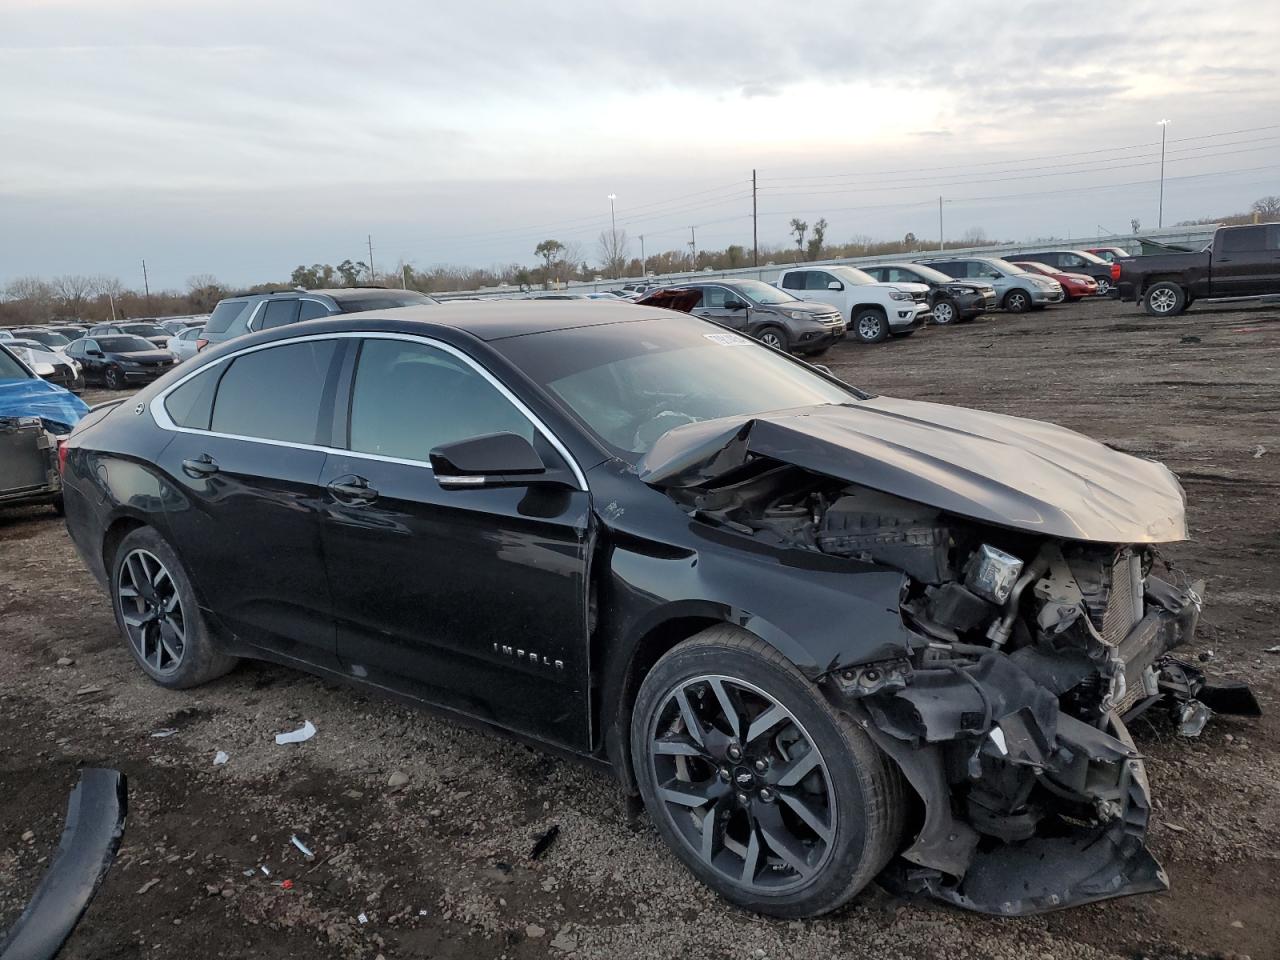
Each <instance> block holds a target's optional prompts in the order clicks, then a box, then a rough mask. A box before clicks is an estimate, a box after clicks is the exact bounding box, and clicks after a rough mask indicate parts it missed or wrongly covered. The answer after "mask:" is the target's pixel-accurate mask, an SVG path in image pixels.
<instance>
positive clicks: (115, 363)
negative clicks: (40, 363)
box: [67, 334, 177, 390]
mask: <svg viewBox="0 0 1280 960" xmlns="http://www.w3.org/2000/svg"><path fill="white" fill-rule="evenodd" d="M67 356H69V357H71V358H72V359H73V360H75V361H76V362H77V363H79V364H80V367H81V370H82V371H83V373H84V379H85V382H86V383H101V384H102V385H103V386H105V387H108V388H109V389H111V390H121V389H123V388H124V387H126V386H128V385H129V384H131V383H134V384H142V383H150V382H151V381H152V380H155V379H156V378H157V377H159V376H160V375H161V374H164V373H168V372H169V370H171V369H172V368H173V367H174V366H175V365H176V364H177V360H175V359H174V356H173V354H172V353H170V352H169V351H168V350H158V349H157V348H156V347H155V345H154V344H152V343H151V342H150V341H149V340H144V339H143V338H142V337H135V336H132V335H128V334H110V335H107V336H98V337H89V336H85V337H81V338H80V339H79V340H73V341H72V343H71V345H70V346H69V347H67Z"/></svg>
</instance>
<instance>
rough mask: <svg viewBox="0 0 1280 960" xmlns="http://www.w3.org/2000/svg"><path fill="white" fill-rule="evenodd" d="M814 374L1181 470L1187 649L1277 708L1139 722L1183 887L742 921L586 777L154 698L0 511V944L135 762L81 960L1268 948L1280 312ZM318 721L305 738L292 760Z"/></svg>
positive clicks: (375, 722) (35, 515) (996, 343)
mask: <svg viewBox="0 0 1280 960" xmlns="http://www.w3.org/2000/svg"><path fill="white" fill-rule="evenodd" d="M826 362H827V363H829V364H830V366H831V367H832V368H833V369H834V370H835V371H836V372H837V373H838V374H839V375H841V376H842V377H844V378H845V379H846V380H848V381H850V382H853V383H856V384H858V385H860V386H862V387H864V388H866V389H869V390H872V391H875V392H883V393H886V394H893V395H898V396H904V397H913V398H917V399H927V400H937V401H942V402H947V403H956V404H963V405H968V406H974V407H981V408H985V409H989V410H995V411H999V412H1002V413H1011V414H1018V415H1024V416H1029V417H1036V418H1041V419H1049V420H1055V421H1057V422H1059V423H1062V424H1065V425H1067V426H1069V427H1073V428H1075V429H1078V430H1081V431H1083V432H1086V433H1089V434H1092V435H1094V436H1096V437H1098V438H1100V439H1102V440H1105V441H1106V442H1108V443H1111V444H1113V445H1115V446H1117V447H1120V448H1122V449H1124V450H1127V451H1129V452H1132V453H1135V454H1140V455H1144V456H1151V457H1157V458H1159V459H1162V460H1164V461H1165V462H1166V463H1168V464H1169V466H1170V467H1171V468H1172V469H1173V470H1175V471H1176V472H1177V473H1178V474H1179V475H1180V476H1181V478H1182V482H1183V484H1184V485H1185V487H1186V489H1187V495H1188V498H1189V501H1190V519H1191V529H1192V535H1193V539H1192V540H1191V541H1190V542H1188V543H1184V544H1178V545H1176V546H1174V547H1172V548H1170V549H1169V550H1168V551H1167V552H1168V554H1169V556H1170V557H1171V558H1172V560H1173V561H1174V563H1175V564H1177V565H1178V566H1180V567H1182V568H1183V569H1185V570H1186V571H1187V572H1188V574H1190V575H1192V576H1194V577H1204V578H1206V579H1207V581H1208V590H1207V607H1206V610H1205V615H1204V618H1203V620H1202V630H1201V634H1200V637H1199V639H1198V641H1197V643H1196V645H1195V648H1194V649H1193V650H1192V651H1191V652H1192V653H1193V654H1200V655H1202V656H1203V658H1204V659H1205V661H1206V662H1205V668H1206V670H1207V671H1208V672H1209V673H1210V674H1211V675H1213V676H1215V677H1233V678H1241V679H1245V680H1247V681H1248V682H1250V683H1251V684H1252V685H1253V686H1254V689H1255V691H1256V692H1257V694H1258V696H1259V699H1261V700H1262V701H1263V705H1264V710H1268V708H1271V709H1270V711H1269V712H1268V713H1267V715H1266V716H1265V717H1264V718H1263V719H1262V720H1260V721H1253V720H1241V719H1234V718H1226V717H1219V718H1216V719H1215V720H1214V721H1213V722H1212V723H1211V724H1210V726H1209V728H1208V729H1207V730H1206V731H1205V733H1204V735H1203V736H1202V737H1201V738H1200V739H1199V740H1195V741H1184V740H1180V739H1178V738H1177V737H1175V736H1174V735H1173V734H1172V731H1171V730H1170V729H1169V728H1168V727H1163V726H1153V725H1151V724H1147V723H1141V722H1140V723H1139V724H1137V729H1136V730H1135V731H1134V732H1135V735H1136V737H1137V739H1138V743H1139V746H1140V747H1141V749H1143V750H1144V751H1145V752H1146V753H1147V754H1148V756H1149V757H1150V761H1149V772H1150V776H1151V781H1152V785H1153V790H1154V794H1155V798H1156V800H1155V802H1156V811H1155V818H1154V819H1155V822H1154V825H1153V828H1152V830H1151V834H1150V843H1151V846H1152V848H1153V849H1154V852H1155V853H1156V855H1157V856H1158V857H1159V858H1160V859H1161V860H1162V861H1163V863H1164V865H1165V867H1166V868H1167V870H1168V873H1169V875H1170V877H1171V881H1172V889H1171V890H1170V891H1169V892H1168V893H1165V894H1160V895H1154V896H1145V897H1137V898H1130V899H1126V900H1120V901H1111V902H1109V903H1103V904H1097V905H1093V906H1089V907H1084V908H1080V909H1075V910H1071V911H1067V912H1063V913H1058V914H1053V915H1049V916H1044V917H1038V918H1032V919H1025V920H995V919H990V918H985V917H978V916H973V915H967V914H963V913H960V912H957V911H954V910H951V909H947V908H944V907H942V906H938V905H935V904H933V903H931V902H928V901H920V902H905V901H901V900H898V899H895V898H893V897H891V896H890V895H888V894H887V893H885V892H883V891H881V890H879V889H878V888H872V889H871V890H869V891H867V892H866V893H865V894H864V895H863V896H862V897H861V898H860V899H858V900H857V901H856V902H855V903H854V904H853V905H852V906H851V907H850V908H849V909H847V910H845V911H844V912H843V913H841V914H839V915H837V916H834V917H829V918H824V919H821V920H816V921H805V922H792V923H785V922H777V921H772V920H767V919H763V918H760V917H757V916H751V915H747V914H744V913H741V912H738V911H736V910H734V909H732V908H730V907H728V906H726V905H725V904H724V903H722V902H720V901H718V900H717V899H716V898H715V897H714V896H712V895H711V894H710V893H709V892H708V891H707V890H706V889H704V888H703V887H701V886H700V885H699V884H698V883H696V882H695V881H694V880H693V879H692V878H691V877H690V876H689V875H688V874H687V873H686V872H685V871H684V870H683V869H682V868H681V867H680V866H679V865H678V864H677V862H676V861H675V859H674V858H673V857H672V856H671V855H669V854H668V853H667V852H666V851H665V849H664V848H663V847H662V845H661V843H660V842H659V840H658V838H657V836H656V835H655V833H654V831H653V829H652V828H651V827H650V825H649V823H648V821H647V820H646V819H645V818H644V817H643V816H642V817H640V818H639V819H638V820H629V819H628V818H627V815H626V808H625V805H624V803H623V798H622V796H621V794H620V793H619V791H618V789H617V788H616V786H615V785H614V783H613V781H612V780H611V779H610V778H609V777H608V776H607V775H606V774H604V773H601V772H599V771H597V770H595V769H592V768H588V767H585V766H583V765H581V764H578V763H576V762H573V761H569V760H563V759H558V758H552V757H549V756H545V755H542V754H540V753H537V752H535V751H533V750H531V749H529V748H527V747H524V746H520V745H517V744H515V743H512V742H510V741H507V740H505V739H502V738H500V737H497V736H494V735H490V734H488V733H484V732H479V731H475V730H472V729H469V728H465V727H462V726H459V725H457V724H455V723H453V722H451V721H448V720H443V719H440V718H439V717H436V716H434V715H432V714H430V713H428V712H425V711H419V710H414V709H410V708H407V707H405V706H402V705H399V704H395V703H391V702H388V701H385V700H383V699H381V698H380V697H377V696H373V695H370V694H367V693H364V692H362V691H358V690H354V689H351V688H348V687H345V686H339V685H334V684H330V683H327V682H324V681H321V680H317V679H314V678H311V677H309V676H305V675H302V674H298V673H293V672H290V671H288V670H285V669H282V668H277V667H272V666H264V665H261V664H252V663H246V664H244V665H242V666H241V667H239V668H238V669H237V670H235V671H234V672H232V673H231V674H230V675H229V676H227V677H225V678H223V679H222V680H220V681H218V682H216V683H214V684H211V685H210V686H208V687H205V688H202V689H199V690H195V691H189V692H185V693H176V692H169V691H166V690H163V689H161V688H159V687H157V686H154V685H153V684H151V683H150V682H148V681H147V680H146V679H145V678H144V677H143V675H142V674H141V673H140V672H139V671H138V670H137V669H135V667H134V666H133V665H132V662H131V660H130V658H129V655H128V654H127V652H126V651H125V649H124V646H123V643H122V641H121V640H120V638H119V637H118V636H117V633H116V629H115V626H114V624H113V622H112V618H111V614H110V607H109V604H108V603H107V601H106V599H105V598H104V596H103V594H102V592H101V591H100V590H99V588H98V586H97V585H96V584H95V583H94V582H93V581H92V580H91V578H90V577H89V576H88V574H87V573H86V572H85V571H84V570H83V568H82V567H81V565H80V563H79V561H78V559H77V558H76V556H75V554H74V552H73V550H72V548H71V545H70V542H69V541H68V539H67V536H66V532H65V530H64V528H63V525H62V522H61V521H60V520H58V519H56V518H55V517H54V516H53V515H52V513H51V512H50V511H49V510H48V509H47V508H39V509H26V510H11V511H8V512H0V930H3V929H5V928H6V927H7V926H8V925H9V924H10V923H11V922H12V921H13V920H14V919H15V918H16V917H17V916H18V914H19V913H20V911H21V909H22V906H23V904H24V903H25V902H26V899H27V898H28V897H29V896H30V893H31V891H32V890H33V889H34V887H35V885H36V883H37V882H38V881H39V877H40V875H41V873H42V871H43V870H44V868H45V867H46V866H47V863H48V858H49V856H50V855H51V853H52V850H53V849H54V847H55V846H56V844H57V840H58V836H59V833H60V831H61V829H62V822H63V818H64V816H65V805H66V797H67V794H68V791H69V790H70V789H71V787H72V785H73V784H74V782H75V780H76V776H77V774H76V770H77V767H79V766H91V765H104V766H112V767H117V768H119V769H121V770H123V771H124V772H125V773H126V774H127V775H128V778H129V805H130V809H129V820H128V825H127V828H126V832H125V837H124V842H123V845H122V847H121V850H120V855H119V857H118V859H117V860H116V862H115V864H114V865H113V866H112V868H111V870H110V873H109V874H108V875H107V878H106V881H105V882H104V884H103V886H102V888H101V889H100V891H99V893H98V895H97V897H96V899H95V900H94V901H93V903H92V905H91V906H90V908H89V910H88V912H87V913H86V914H85V916H84V918H83V920H82V921H81V922H80V924H79V926H78V928H77V929H76V931H75V933H74V934H73V936H72V938H71V940H70V941H69V942H68V944H67V947H66V949H65V950H64V952H63V954H62V956H64V957H67V958H95V960H113V958H132V957H202V958H203V957H248V956H264V957H265V956H270V957H279V958H283V957H309V958H331V957H332V958H368V960H374V958H376V957H378V956H379V955H382V956H383V957H385V958H387V960H391V958H396V957H434V958H455V957H456V958H462V957H466V958H490V957H494V958H496V957H509V958H533V957H543V956H553V957H562V956H567V955H570V954H572V955H574V956H577V957H583V958H588V957H601V958H604V957H608V958H625V957H637V958H640V957H643V958H657V957H689V958H699V960H701V958H752V960H755V958H765V957H768V958H784V957H814V958H828V957H835V956H853V957H862V956H875V957H878V958H895V957H905V958H925V957H941V956H945V957H948V958H975V960H976V958H984V960H986V958H1010V960H1012V958H1034V960H1049V958H1054V960H1063V958H1138V957H1142V958H1181V960H1188V958H1210V957H1212V958H1224V957H1232V956H1235V957H1240V956H1245V955H1247V956H1251V957H1252V958H1254V960H1261V958H1264V957H1280V945H1278V944H1280V913H1277V910H1276V904H1277V899H1276V884H1277V880H1278V879H1280V803H1278V802H1277V801H1276V796H1277V790H1280V712H1278V711H1276V710H1275V709H1274V708H1273V705H1275V704H1277V703H1280V655H1277V654H1275V653H1267V652H1265V650H1266V648H1268V647H1271V646H1274V645H1276V644H1278V643H1280V636H1277V633H1278V631H1277V628H1276V622H1277V620H1278V619H1280V591H1278V590H1277V583H1278V582H1280V309H1278V308H1277V307H1275V306H1269V307H1266V306H1264V307H1252V308H1249V309H1244V310H1241V309H1222V308H1217V309H1215V308H1211V307H1203V308H1202V307H1199V306H1197V307H1196V308H1195V309H1194V311H1193V312H1191V313H1189V314H1187V315H1185V316H1183V317H1179V318H1175V319H1170V320H1159V321H1157V320H1152V319H1149V318H1147V317H1145V316H1143V315H1141V314H1139V313H1138V312H1137V311H1136V310H1135V309H1134V308H1133V307H1132V306H1131V305H1120V304H1114V303H1107V302H1100V303H1086V304H1080V305H1076V306H1064V307H1059V308H1056V309H1050V310H1047V311H1045V312H1042V313H1037V314H1033V315H1030V316H1026V317H1021V318H1018V317H1006V316H995V317H992V318H987V319H983V320H979V321H977V322H975V323H972V324H969V325H965V326H962V327H957V328H952V329H943V328H938V329H933V328H931V329H926V330H923V331H921V332H919V333H918V334H917V335H915V336H913V337H911V338H909V339H906V340H902V341H897V342H891V343H888V344H883V345H880V346H877V347H859V346H857V345H854V344H845V345H841V346H839V347H837V348H835V349H834V350H832V351H831V353H830V354H829V356H828V357H827V358H826ZM89 399H90V400H93V399H95V398H94V397H92V396H91V397H90V398H89ZM59 658H70V659H71V660H72V661H73V663H71V664H70V665H62V666H59V665H58V660H59ZM304 720H310V721H312V722H313V723H314V724H315V726H316V727H317V729H318V731H319V732H318V733H317V734H316V736H315V737H314V739H312V740H310V741H309V742H307V743H305V744H301V745H294V746H287V747H282V746H277V745H276V744H275V742H274V739H273V736H274V734H276V733H277V732H280V731H284V730H290V729H293V728H295V727H297V726H299V725H300V724H301V722H302V721H304ZM166 730H173V731H176V732H174V733H173V734H172V735H170V736H166V737H156V736H154V734H156V733H157V732H160V731H166ZM219 750H222V751H226V753H227V754H228V755H229V757H230V761H229V762H228V763H227V764H225V765H221V766H215V765H214V764H213V759H214V755H215V753H216V752H217V751H219ZM393 775H402V776H396V777H395V778H394V780H395V781H396V782H398V781H400V780H401V779H405V780H406V781H407V782H406V783H405V785H403V786H397V787H392V786H389V781H390V780H391V779H392V778H393ZM553 826H558V827H559V835H558V838H557V839H556V841H555V842H554V843H553V844H552V845H551V846H550V848H549V849H548V850H547V851H546V853H545V854H544V855H543V856H542V857H541V858H539V859H537V860H533V859H531V858H530V853H531V850H532V848H533V846H534V844H535V842H536V841H537V840H538V838H539V837H541V836H542V835H543V834H544V833H545V832H546V831H547V830H548V829H550V828H551V827H553ZM28 834H29V837H28V839H24V835H28ZM295 834H296V835H298V836H299V837H301V838H303V840H304V842H305V843H306V844H307V845H309V847H310V849H311V850H313V851H314V853H315V858H314V859H313V860H309V859H307V858H305V857H304V856H303V855H302V854H301V853H300V852H299V851H298V850H297V849H296V848H295V847H293V846H292V845H291V843H290V838H291V837H292V836H294V835H295ZM263 867H265V868H266V870H269V871H270V873H269V874H268V873H267V872H266V871H264V870H263V869H262V868H263ZM284 880H291V881H292V889H288V890H286V889H284V888H283V887H282V886H278V885H277V884H278V883H280V882H281V881H284Z"/></svg>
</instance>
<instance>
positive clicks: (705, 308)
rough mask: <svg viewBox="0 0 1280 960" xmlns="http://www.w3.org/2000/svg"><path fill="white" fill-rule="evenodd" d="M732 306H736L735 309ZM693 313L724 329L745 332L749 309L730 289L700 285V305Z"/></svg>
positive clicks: (736, 293) (734, 291) (744, 301)
mask: <svg viewBox="0 0 1280 960" xmlns="http://www.w3.org/2000/svg"><path fill="white" fill-rule="evenodd" d="M734 304H737V305H738V306H737V307H735V306H733V305H734ZM694 313H695V314H696V315H697V316H700V317H706V318H707V319H708V320H714V321H715V322H716V323H722V324H724V325H725V326H726V327H732V328H733V329H734V330H743V331H745V330H746V329H747V321H748V314H749V313H750V309H749V304H748V303H747V301H746V300H745V299H743V298H742V297H741V296H740V295H739V294H738V292H737V291H736V290H734V289H733V288H732V287H722V286H720V285H719V284H714V283H707V284H703V285H702V303H701V304H699V305H698V307H697V308H696V309H695V310H694Z"/></svg>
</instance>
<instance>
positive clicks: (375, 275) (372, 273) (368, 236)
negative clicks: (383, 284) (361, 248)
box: [365, 233, 378, 283]
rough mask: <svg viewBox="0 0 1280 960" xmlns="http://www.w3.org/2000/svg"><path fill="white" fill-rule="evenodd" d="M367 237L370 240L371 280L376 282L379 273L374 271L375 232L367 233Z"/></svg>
mask: <svg viewBox="0 0 1280 960" xmlns="http://www.w3.org/2000/svg"><path fill="white" fill-rule="evenodd" d="M365 239H366V240H368V241H369V282H370V283H374V282H376V281H377V279H378V275H377V274H376V273H374V272H373V234H372V233H370V234H366V235H365Z"/></svg>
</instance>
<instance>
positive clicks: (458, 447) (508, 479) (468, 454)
mask: <svg viewBox="0 0 1280 960" xmlns="http://www.w3.org/2000/svg"><path fill="white" fill-rule="evenodd" d="M431 468H432V469H433V470H435V473H436V480H437V481H438V482H439V483H440V486H442V487H445V488H446V489H450V488H461V487H510V486H522V485H527V484H530V483H536V482H538V481H539V480H540V479H541V478H543V477H544V476H545V475H546V473H547V466H546V464H544V463H543V462H542V458H541V457H540V456H538V451H537V450H535V449H533V444H531V443H530V442H529V441H528V440H526V439H525V438H524V437H522V436H519V435H518V434H514V433H488V434H485V435H483V436H480V437H471V438H469V439H467V440H458V441H457V442H455V443H444V444H441V445H440V446H438V447H436V448H435V449H434V450H432V451H431Z"/></svg>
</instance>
